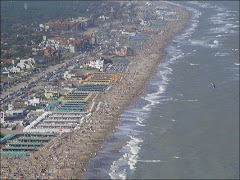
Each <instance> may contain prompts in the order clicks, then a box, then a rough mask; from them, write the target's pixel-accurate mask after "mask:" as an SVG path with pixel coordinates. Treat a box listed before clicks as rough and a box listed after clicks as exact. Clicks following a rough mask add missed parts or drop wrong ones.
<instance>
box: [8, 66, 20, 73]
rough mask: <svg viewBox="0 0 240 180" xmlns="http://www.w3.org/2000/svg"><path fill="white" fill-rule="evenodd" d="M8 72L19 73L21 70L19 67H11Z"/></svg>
mask: <svg viewBox="0 0 240 180" xmlns="http://www.w3.org/2000/svg"><path fill="white" fill-rule="evenodd" d="M9 71H10V72H12V73H20V72H21V69H20V68H19V67H11V68H10V69H9Z"/></svg>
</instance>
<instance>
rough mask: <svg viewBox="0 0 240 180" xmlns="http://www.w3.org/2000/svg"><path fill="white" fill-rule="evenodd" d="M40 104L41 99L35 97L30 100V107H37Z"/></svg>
mask: <svg viewBox="0 0 240 180" xmlns="http://www.w3.org/2000/svg"><path fill="white" fill-rule="evenodd" d="M39 104H40V98H36V97H33V99H29V100H28V105H30V106H37V105H39Z"/></svg>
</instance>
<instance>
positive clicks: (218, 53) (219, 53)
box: [214, 52, 230, 56]
mask: <svg viewBox="0 0 240 180" xmlns="http://www.w3.org/2000/svg"><path fill="white" fill-rule="evenodd" d="M229 55H230V54H229V53H224V52H217V53H216V54H215V55H214V56H229Z"/></svg>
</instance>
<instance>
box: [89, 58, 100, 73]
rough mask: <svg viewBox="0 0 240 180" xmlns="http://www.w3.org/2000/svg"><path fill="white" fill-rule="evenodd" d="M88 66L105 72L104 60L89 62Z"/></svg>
mask: <svg viewBox="0 0 240 180" xmlns="http://www.w3.org/2000/svg"><path fill="white" fill-rule="evenodd" d="M86 65H87V66H89V67H93V68H97V69H99V71H103V66H104V60H103V59H100V58H98V59H96V60H92V61H88V62H87V63H86Z"/></svg>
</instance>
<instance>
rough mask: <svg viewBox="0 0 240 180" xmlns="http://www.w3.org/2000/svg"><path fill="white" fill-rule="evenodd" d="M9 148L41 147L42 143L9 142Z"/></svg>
mask: <svg viewBox="0 0 240 180" xmlns="http://www.w3.org/2000/svg"><path fill="white" fill-rule="evenodd" d="M9 145H10V146H41V145H42V143H39V142H36V143H28V142H11V143H9Z"/></svg>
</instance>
